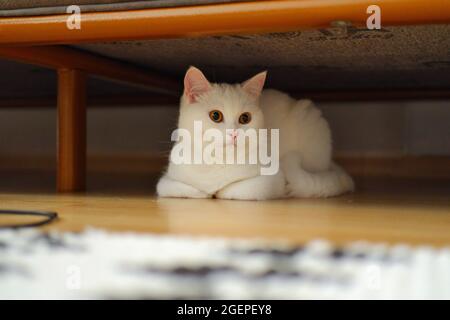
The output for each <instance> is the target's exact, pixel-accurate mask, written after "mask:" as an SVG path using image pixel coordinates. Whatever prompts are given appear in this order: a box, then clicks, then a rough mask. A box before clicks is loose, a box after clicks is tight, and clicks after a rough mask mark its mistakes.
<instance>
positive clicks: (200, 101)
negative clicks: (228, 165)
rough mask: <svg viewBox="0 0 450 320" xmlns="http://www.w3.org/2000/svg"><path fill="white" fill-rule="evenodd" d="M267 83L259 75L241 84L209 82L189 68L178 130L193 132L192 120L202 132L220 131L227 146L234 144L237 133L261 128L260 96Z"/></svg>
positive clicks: (264, 77)
mask: <svg viewBox="0 0 450 320" xmlns="http://www.w3.org/2000/svg"><path fill="white" fill-rule="evenodd" d="M265 80H266V72H261V73H258V74H257V75H255V76H254V77H252V78H250V79H249V80H247V81H245V82H243V83H241V84H233V85H232V84H216V83H210V82H209V81H208V79H207V78H206V77H205V75H204V74H203V73H202V72H201V71H200V70H199V69H197V68H195V67H190V68H189V69H188V70H187V72H186V75H185V77H184V92H183V96H182V98H181V108H180V118H179V123H178V126H179V128H185V129H188V130H189V131H191V132H192V130H193V124H194V121H201V122H202V128H203V131H205V130H207V129H210V128H214V129H218V130H220V131H221V132H222V134H223V136H224V137H225V143H226V144H233V143H235V141H236V139H237V137H236V135H239V131H233V130H237V129H242V130H244V131H246V130H248V129H250V128H251V129H262V128H264V116H263V113H262V110H261V108H260V106H259V97H260V95H261V92H262V89H263V87H264V82H265Z"/></svg>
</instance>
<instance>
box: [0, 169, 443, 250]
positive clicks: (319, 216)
mask: <svg viewBox="0 0 450 320" xmlns="http://www.w3.org/2000/svg"><path fill="white" fill-rule="evenodd" d="M0 178H1V181H0V209H7V208H9V209H34V210H50V211H57V212H58V214H59V216H60V218H59V220H58V221H57V222H55V223H52V224H51V225H48V226H46V227H44V228H43V229H45V230H73V231H80V230H83V229H84V228H86V227H87V226H92V227H98V228H106V229H109V230H123V231H138V232H156V233H172V234H189V235H208V236H230V237H239V238H255V237H256V238H275V239H287V240H289V241H291V242H294V243H304V242H306V241H308V240H311V239H316V238H323V239H328V240H332V241H334V242H336V243H337V244H343V243H346V242H349V241H353V240H368V241H376V242H388V243H398V242H406V243H410V244H433V245H439V246H441V245H449V244H450V182H449V181H448V180H446V181H445V180H444V181H439V180H426V179H422V180H407V179H400V180H399V179H375V178H370V179H368V178H366V179H357V186H358V190H357V192H356V193H354V194H349V195H345V196H341V197H336V198H330V199H296V200H276V201H264V202H246V201H226V200H194V199H158V198H156V197H155V196H154V186H155V182H156V179H157V174H148V173H146V174H139V173H128V174H118V173H116V174H112V173H111V174H109V173H102V174H100V173H98V174H94V173H91V174H90V175H89V179H88V191H87V192H86V193H81V194H67V195H60V194H56V193H55V192H54V181H55V175H54V173H53V172H46V171H29V172H27V171H23V170H21V171H10V170H9V171H5V172H3V171H0ZM21 219H24V218H21ZM31 220H32V219H30V218H26V221H31ZM13 221H15V222H17V221H19V219H18V218H15V217H14V218H13V217H11V216H10V217H5V216H0V224H5V223H10V222H13ZM22 221H23V220H22Z"/></svg>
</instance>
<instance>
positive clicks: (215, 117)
mask: <svg viewBox="0 0 450 320" xmlns="http://www.w3.org/2000/svg"><path fill="white" fill-rule="evenodd" d="M209 117H210V118H211V120H212V121H214V122H217V123H219V122H222V121H223V114H222V112H220V111H219V110H213V111H210V112H209Z"/></svg>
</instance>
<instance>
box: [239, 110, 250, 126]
mask: <svg viewBox="0 0 450 320" xmlns="http://www.w3.org/2000/svg"><path fill="white" fill-rule="evenodd" d="M250 121H252V115H251V114H250V113H249V112H244V113H243V114H241V115H240V116H239V123H240V124H247V123H249V122H250Z"/></svg>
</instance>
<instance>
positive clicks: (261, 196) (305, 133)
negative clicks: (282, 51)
mask: <svg viewBox="0 0 450 320" xmlns="http://www.w3.org/2000/svg"><path fill="white" fill-rule="evenodd" d="M265 78H266V73H265V72H263V73H260V74H258V75H256V76H254V77H253V78H251V79H249V80H247V81H246V82H244V83H243V84H242V85H240V84H236V85H229V84H210V83H209V82H208V80H207V79H206V78H205V77H204V76H203V74H202V73H201V71H200V70H198V69H196V68H194V67H191V68H190V69H189V70H188V72H187V73H186V77H185V91H184V93H183V96H182V98H181V103H180V116H179V121H178V127H179V128H184V129H187V130H188V131H190V132H191V134H192V135H193V124H194V121H195V120H196V121H202V125H203V130H206V129H209V128H215V129H219V130H220V131H221V132H222V133H223V134H225V130H226V129H244V130H246V129H248V128H253V129H263V128H267V129H279V130H280V171H279V172H278V174H276V175H268V176H263V175H260V170H259V169H260V167H259V165H248V164H244V165H238V164H235V165H218V164H217V165H216V164H214V165H207V164H192V165H187V164H182V165H176V164H174V163H172V162H169V166H168V169H167V172H166V173H165V175H164V176H163V177H162V178H161V179H160V181H159V182H158V185H157V193H158V195H159V196H161V197H186V198H210V197H213V196H215V197H217V198H222V199H241V200H266V199H274V198H284V197H329V196H335V195H339V194H341V193H344V192H348V191H352V190H353V188H354V185H353V180H352V178H351V177H350V176H349V175H348V174H347V173H345V171H344V170H343V169H342V168H340V167H339V166H337V165H336V164H334V163H333V162H332V159H331V156H332V141H331V132H330V129H329V126H328V123H327V121H326V120H325V119H324V118H323V117H322V114H321V112H320V110H319V109H317V108H316V107H315V106H314V105H313V103H312V102H311V101H309V100H295V99H293V98H291V97H290V96H289V95H287V94H285V93H282V92H280V91H276V90H264V91H262V92H261V90H262V88H263V85H264V81H265ZM211 110H220V111H221V112H222V113H223V115H224V121H223V122H222V123H215V122H213V121H211V119H209V111H211ZM243 112H250V113H251V115H252V120H251V122H250V123H249V124H246V125H241V124H239V122H238V119H239V115H240V114H241V113H243ZM227 142H228V140H227ZM228 147H230V146H229V145H223V148H228ZM231 147H233V146H231Z"/></svg>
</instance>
